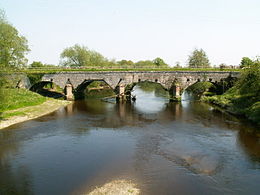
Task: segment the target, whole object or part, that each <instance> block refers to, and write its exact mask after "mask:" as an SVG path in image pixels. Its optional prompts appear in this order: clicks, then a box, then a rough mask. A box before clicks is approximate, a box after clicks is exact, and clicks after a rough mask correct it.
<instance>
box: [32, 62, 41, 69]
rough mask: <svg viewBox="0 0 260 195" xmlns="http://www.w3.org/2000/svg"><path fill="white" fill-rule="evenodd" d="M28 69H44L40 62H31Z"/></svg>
mask: <svg viewBox="0 0 260 195" xmlns="http://www.w3.org/2000/svg"><path fill="white" fill-rule="evenodd" d="M30 67H32V68H40V67H44V64H43V63H41V62H36V61H33V63H31V64H30Z"/></svg>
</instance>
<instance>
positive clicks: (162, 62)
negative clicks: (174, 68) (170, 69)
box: [153, 58, 168, 67]
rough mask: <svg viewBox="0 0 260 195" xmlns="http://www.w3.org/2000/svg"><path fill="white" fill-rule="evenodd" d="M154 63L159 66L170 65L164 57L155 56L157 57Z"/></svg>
mask: <svg viewBox="0 0 260 195" xmlns="http://www.w3.org/2000/svg"><path fill="white" fill-rule="evenodd" d="M153 63H154V64H155V65H156V66H158V67H163V66H168V65H167V64H166V63H165V62H164V61H163V59H162V58H155V59H154V60H153Z"/></svg>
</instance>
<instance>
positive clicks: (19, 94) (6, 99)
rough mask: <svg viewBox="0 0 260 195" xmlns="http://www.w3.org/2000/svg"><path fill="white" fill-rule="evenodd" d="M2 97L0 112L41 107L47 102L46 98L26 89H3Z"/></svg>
mask: <svg viewBox="0 0 260 195" xmlns="http://www.w3.org/2000/svg"><path fill="white" fill-rule="evenodd" d="M2 95H3V97H2V99H3V101H1V102H0V112H5V111H9V110H15V109H18V108H23V107H27V106H35V105H39V104H42V103H43V102H45V101H46V100H47V98H46V97H43V96H41V95H39V94H37V93H34V92H31V91H28V90H26V89H2Z"/></svg>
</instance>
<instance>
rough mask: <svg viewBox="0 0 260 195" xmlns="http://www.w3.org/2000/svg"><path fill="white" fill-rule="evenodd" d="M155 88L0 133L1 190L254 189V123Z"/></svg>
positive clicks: (77, 106) (259, 164)
mask: <svg viewBox="0 0 260 195" xmlns="http://www.w3.org/2000/svg"><path fill="white" fill-rule="evenodd" d="M155 91H156V90H152V89H151V88H148V89H146V87H144V86H137V87H135V88H134V92H133V93H134V94H135V95H136V97H137V101H136V102H135V103H120V104H115V103H107V102H102V101H100V100H93V99H87V100H86V101H78V102H75V103H74V104H71V105H69V106H67V107H66V108H63V109H61V110H59V111H57V112H54V113H52V114H50V115H47V116H44V117H41V118H39V119H36V120H32V121H29V122H26V123H22V124H20V125H15V126H12V127H10V128H7V129H5V130H2V131H0V162H1V164H0V194H70V193H71V192H74V191H77V189H78V188H84V189H91V188H93V187H94V186H96V185H102V184H104V183H106V182H107V181H110V180H112V179H118V178H123V179H125V178H130V179H133V180H136V181H138V182H139V183H138V185H139V187H140V188H141V189H142V191H143V192H144V194H172V192H174V193H176V194H194V193H197V194H202V193H204V194H220V193H231V194H232V193H233V194H244V193H246V192H252V194H254V193H257V191H258V189H259V188H258V181H259V180H260V172H259V171H260V152H259V151H260V141H259V137H260V136H259V133H257V131H256V130H257V129H256V127H254V126H252V125H251V124H250V123H247V122H245V121H241V120H239V119H237V118H236V117H234V116H231V115H229V114H227V113H224V112H222V111H220V110H218V109H217V108H214V107H212V106H210V105H208V104H203V103H200V102H190V101H184V102H181V103H173V102H171V103H170V102H169V101H168V99H167V97H166V96H165V94H163V93H164V91H163V90H161V89H157V92H155ZM187 186H188V187H187Z"/></svg>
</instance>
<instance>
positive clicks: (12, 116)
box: [0, 99, 71, 129]
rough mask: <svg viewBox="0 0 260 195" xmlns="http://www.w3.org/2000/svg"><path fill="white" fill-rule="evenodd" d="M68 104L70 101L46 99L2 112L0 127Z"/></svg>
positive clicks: (44, 113)
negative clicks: (38, 103) (37, 103)
mask: <svg viewBox="0 0 260 195" xmlns="http://www.w3.org/2000/svg"><path fill="white" fill-rule="evenodd" d="M68 104H71V102H69V101H65V100H55V99H48V100H47V101H45V102H44V103H42V104H40V105H36V106H27V107H23V108H18V109H15V110H10V111H6V112H3V113H2V116H4V117H3V119H1V120H0V129H3V128H6V127H9V126H11V125H14V124H17V123H21V122H24V121H27V120H31V119H35V118H38V117H41V116H44V115H46V114H49V113H52V112H54V111H56V110H58V109H59V108H61V107H64V106H67V105H68Z"/></svg>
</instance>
